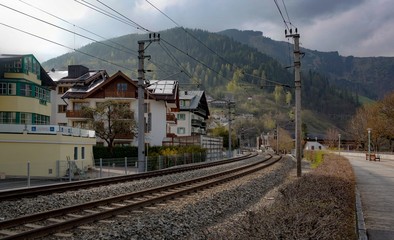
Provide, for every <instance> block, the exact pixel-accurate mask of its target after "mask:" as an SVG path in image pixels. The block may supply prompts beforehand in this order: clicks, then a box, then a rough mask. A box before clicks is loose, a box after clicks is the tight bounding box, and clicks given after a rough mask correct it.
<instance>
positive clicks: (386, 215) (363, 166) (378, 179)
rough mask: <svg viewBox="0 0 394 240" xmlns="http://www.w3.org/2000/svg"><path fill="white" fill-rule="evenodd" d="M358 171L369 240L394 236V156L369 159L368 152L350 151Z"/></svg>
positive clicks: (388, 238) (357, 175)
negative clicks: (366, 156) (355, 152)
mask: <svg viewBox="0 0 394 240" xmlns="http://www.w3.org/2000/svg"><path fill="white" fill-rule="evenodd" d="M341 155H342V156H345V157H347V158H348V159H349V161H350V163H351V165H352V166H353V170H354V173H355V175H356V182H357V188H358V190H359V192H360V196H361V204H362V210H363V213H364V219H365V226H366V230H367V236H368V239H369V240H390V239H392V240H394V160H393V159H389V158H388V157H386V158H385V157H382V159H381V161H380V162H379V161H377V162H375V161H367V160H365V154H357V155H356V154H347V153H344V152H341Z"/></svg>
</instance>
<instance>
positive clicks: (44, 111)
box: [0, 96, 52, 116]
mask: <svg viewBox="0 0 394 240" xmlns="http://www.w3.org/2000/svg"><path fill="white" fill-rule="evenodd" d="M39 101H40V100H39V99H37V98H32V97H21V96H0V109H1V111H4V112H30V113H37V114H41V115H45V116H51V106H52V105H51V103H49V102H47V104H46V105H42V104H40V103H39Z"/></svg>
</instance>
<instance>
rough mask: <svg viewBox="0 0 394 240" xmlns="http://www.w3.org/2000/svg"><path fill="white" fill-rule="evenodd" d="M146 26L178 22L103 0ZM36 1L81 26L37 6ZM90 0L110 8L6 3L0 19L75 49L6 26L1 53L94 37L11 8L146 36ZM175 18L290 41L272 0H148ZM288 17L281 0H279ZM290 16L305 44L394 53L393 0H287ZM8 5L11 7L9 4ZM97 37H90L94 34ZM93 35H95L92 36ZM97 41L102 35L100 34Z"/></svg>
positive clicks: (344, 51) (59, 50)
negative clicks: (108, 15) (111, 15)
mask: <svg viewBox="0 0 394 240" xmlns="http://www.w3.org/2000/svg"><path fill="white" fill-rule="evenodd" d="M100 1H102V2H103V3H105V4H107V5H109V6H111V7H112V8H114V9H116V10H117V11H119V12H120V13H122V14H124V15H126V16H128V17H129V18H130V19H132V20H133V21H135V22H137V23H138V24H140V25H141V26H143V27H144V28H146V29H149V30H152V31H160V30H165V29H168V28H173V27H176V25H175V23H173V22H172V21H171V20H169V19H168V18H167V17H165V16H164V15H163V14H161V13H160V12H159V11H157V10H156V9H155V8H153V7H152V6H151V5H150V4H149V3H148V2H147V1H146V0H127V1H126V0H100ZM24 2H25V3H28V4H31V5H33V6H36V7H38V8H40V9H42V10H45V11H47V12H49V13H51V14H53V15H56V16H58V17H60V18H62V19H65V20H67V21H68V22H70V23H72V24H75V25H76V26H73V25H70V24H69V23H65V22H63V21H62V20H59V19H57V18H54V17H51V16H49V15H47V14H45V13H43V12H41V11H38V10H36V9H34V8H33V7H32V6H29V5H28V4H25V3H24ZM79 2H80V3H84V2H89V3H92V4H94V5H97V6H100V7H101V8H105V6H103V5H102V4H100V2H99V1H97V0H78V1H74V0H56V1H53V0H34V1H33V0H23V1H21V0H0V4H1V5H0V23H1V24H6V25H9V26H12V27H15V28H18V29H21V30H23V31H27V32H30V33H32V34H35V35H37V36H41V37H43V38H46V39H50V40H52V41H55V42H57V43H60V44H62V45H65V46H68V47H70V48H71V49H67V48H65V47H61V46H58V45H56V44H53V43H49V42H47V41H44V40H42V39H38V38H36V37H32V36H29V35H28V34H26V33H21V32H18V31H17V30H14V29H10V28H9V27H6V26H4V25H0V32H1V38H0V53H23V54H25V53H32V54H34V55H35V56H36V57H37V58H38V59H39V61H41V62H43V61H45V60H48V59H49V58H52V57H56V56H58V55H61V54H64V53H67V52H70V51H72V49H73V48H79V47H81V46H83V45H85V44H87V43H89V41H88V40H86V39H83V38H81V37H78V36H77V35H74V34H71V33H68V32H65V31H63V30H59V29H57V28H54V27H53V26H50V25H48V24H45V23H42V22H39V21H37V20H35V19H32V18H29V17H27V16H25V15H23V14H21V13H18V12H15V11H13V10H10V9H8V8H7V7H11V8H14V9H17V10H18V11H21V12H23V13H27V14H31V15H34V16H35V17H37V18H39V19H43V20H45V21H48V22H50V23H53V24H56V25H59V26H62V27H63V28H67V29H69V30H70V31H76V32H77V33H81V34H83V35H89V34H88V33H86V32H84V31H82V30H81V29H80V28H79V27H82V28H86V29H89V30H90V31H92V32H94V33H96V34H99V35H102V36H104V37H106V38H111V37H116V36H121V35H125V34H129V33H143V31H140V30H137V29H136V28H133V27H130V26H128V25H125V24H123V23H120V22H119V21H117V20H114V19H111V18H109V17H107V16H104V15H103V14H100V13H97V12H96V11H93V10H91V9H90V8H87V7H86V6H83V5H82V4H80V3H79ZM149 2H151V3H152V4H153V5H155V6H156V7H157V8H159V9H161V10H162V11H163V12H164V13H166V14H167V15H168V16H169V17H171V18H172V19H173V20H174V21H176V23H178V24H179V25H181V26H183V27H187V28H199V29H204V30H208V31H211V32H217V31H222V30H225V29H229V28H236V29H241V30H258V31H262V32H263V33H264V35H265V36H266V37H270V38H272V39H274V40H280V41H287V40H286V39H285V36H284V28H285V27H284V23H283V20H282V18H281V16H280V14H279V12H278V10H277V8H276V5H275V3H274V0H245V1H239V0H149ZM277 2H278V3H279V4H280V6H281V8H282V12H283V14H284V17H287V15H286V12H285V9H284V8H283V5H282V1H281V0H278V1H277ZM284 2H285V3H286V7H287V12H288V14H289V17H290V20H291V22H292V24H293V25H294V26H296V27H297V28H298V32H299V33H300V35H301V38H300V42H301V44H302V47H305V48H309V49H313V50H319V51H338V52H339V54H341V55H343V56H348V55H353V56H360V57H367V56H390V57H394V47H393V46H392V44H391V42H392V39H393V37H394V28H393V27H392V26H394V14H393V13H394V4H392V1H390V0H284ZM5 6H7V7H5ZM90 36H91V35H90ZM91 37H94V36H91ZM94 38H95V39H97V37H94Z"/></svg>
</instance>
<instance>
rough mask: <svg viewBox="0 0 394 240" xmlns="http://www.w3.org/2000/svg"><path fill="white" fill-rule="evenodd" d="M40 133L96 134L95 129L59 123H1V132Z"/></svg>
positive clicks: (82, 135) (78, 135)
mask: <svg viewBox="0 0 394 240" xmlns="http://www.w3.org/2000/svg"><path fill="white" fill-rule="evenodd" d="M23 132H27V133H38V134H58V133H61V134H62V135H68V136H76V137H89V138H94V137H95V136H96V133H95V131H93V130H86V129H80V128H73V127H65V126H58V125H24V124H0V133H23Z"/></svg>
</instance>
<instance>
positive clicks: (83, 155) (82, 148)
mask: <svg viewBox="0 0 394 240" xmlns="http://www.w3.org/2000/svg"><path fill="white" fill-rule="evenodd" d="M81 159H85V147H81Z"/></svg>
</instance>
